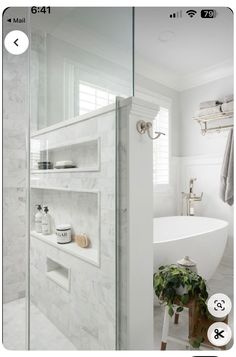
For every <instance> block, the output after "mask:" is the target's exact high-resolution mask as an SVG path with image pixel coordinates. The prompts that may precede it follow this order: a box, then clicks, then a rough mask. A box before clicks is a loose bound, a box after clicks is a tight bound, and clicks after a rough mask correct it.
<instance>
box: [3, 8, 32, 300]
mask: <svg viewBox="0 0 236 357" xmlns="http://www.w3.org/2000/svg"><path fill="white" fill-rule="evenodd" d="M16 11H17V13H18V15H19V16H22V17H23V16H26V10H25V9H24V8H21V9H19V8H9V9H8V10H7V11H6V12H5V14H4V19H5V18H6V17H7V18H8V17H11V16H12V15H13V14H15V13H16ZM18 27H19V26H16V25H14V24H12V23H11V24H9V23H8V22H5V23H4V34H3V36H5V34H7V33H8V32H9V31H10V30H15V29H18ZM21 29H22V31H25V32H26V33H27V28H26V25H24V24H22V25H21ZM28 64H29V61H28V52H25V53H24V54H22V55H20V56H14V55H11V54H10V53H8V52H7V51H6V50H5V48H4V47H3V301H4V302H8V301H11V300H14V299H17V298H19V297H23V296H24V295H25V267H26V264H25V260H26V238H25V223H26V203H25V197H26V132H27V122H28V119H29V107H28V76H29V68H28Z"/></svg>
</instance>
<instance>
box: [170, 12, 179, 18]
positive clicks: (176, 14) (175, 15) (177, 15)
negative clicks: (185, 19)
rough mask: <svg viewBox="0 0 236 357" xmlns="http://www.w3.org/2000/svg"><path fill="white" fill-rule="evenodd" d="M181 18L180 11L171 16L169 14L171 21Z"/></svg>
mask: <svg viewBox="0 0 236 357" xmlns="http://www.w3.org/2000/svg"><path fill="white" fill-rule="evenodd" d="M181 17H182V10H180V11H177V12H173V14H170V18H171V19H178V18H181Z"/></svg>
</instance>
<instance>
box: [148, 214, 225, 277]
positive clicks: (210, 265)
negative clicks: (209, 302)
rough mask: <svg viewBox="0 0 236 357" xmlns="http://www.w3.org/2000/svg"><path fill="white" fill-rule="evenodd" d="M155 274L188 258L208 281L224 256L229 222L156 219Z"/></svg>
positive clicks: (175, 218) (187, 218)
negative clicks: (166, 266) (161, 267)
mask: <svg viewBox="0 0 236 357" xmlns="http://www.w3.org/2000/svg"><path fill="white" fill-rule="evenodd" d="M153 225H154V227H153V231H154V232H153V233H154V234H153V242H154V272H156V271H157V270H158V267H159V266H161V265H165V264H176V262H177V260H179V259H181V258H183V257H184V256H186V255H188V256H189V257H190V258H191V259H192V260H194V261H195V262H196V263H197V269H198V274H199V275H201V276H202V277H203V278H204V279H206V280H209V279H210V278H211V277H212V275H213V274H214V272H215V271H216V268H217V267H218V265H219V263H220V260H221V258H222V256H223V253H224V249H225V245H226V242H227V231H228V222H226V221H222V220H220V219H215V218H207V217H197V216H194V217H192V216H173V217H161V218H154V223H153Z"/></svg>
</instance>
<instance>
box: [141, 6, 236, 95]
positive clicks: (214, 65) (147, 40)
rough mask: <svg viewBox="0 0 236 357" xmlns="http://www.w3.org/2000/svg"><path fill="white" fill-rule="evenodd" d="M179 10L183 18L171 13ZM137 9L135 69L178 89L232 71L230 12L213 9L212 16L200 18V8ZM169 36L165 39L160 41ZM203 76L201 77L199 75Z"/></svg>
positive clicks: (225, 9) (231, 23)
mask: <svg viewBox="0 0 236 357" xmlns="http://www.w3.org/2000/svg"><path fill="white" fill-rule="evenodd" d="M180 9H181V10H182V13H183V16H182V18H175V19H174V18H170V17H169V15H170V13H173V12H176V11H180ZM188 9H189V8H136V11H135V39H136V41H135V53H136V70H137V72H141V73H142V74H143V75H148V76H149V77H151V78H152V79H156V80H158V81H160V82H161V83H163V84H166V85H168V86H170V87H172V88H175V89H177V90H182V89H185V88H187V87H189V86H193V85H194V83H195V82H196V81H197V83H196V84H198V83H199V82H200V81H201V80H202V81H203V82H204V81H205V82H206V81H209V80H212V77H213V78H219V77H222V76H225V75H229V74H230V72H231V73H232V66H233V14H232V12H231V10H230V9H228V8H216V12H217V16H216V18H214V19H202V18H201V17H200V10H201V8H194V9H195V10H196V11H197V12H198V13H197V14H196V15H195V16H194V17H193V18H190V17H189V16H188V15H187V14H186V10H188ZM162 37H164V38H165V37H169V38H170V39H169V40H168V41H166V42H165V41H163V40H160V38H161V39H162ZM200 77H202V78H200Z"/></svg>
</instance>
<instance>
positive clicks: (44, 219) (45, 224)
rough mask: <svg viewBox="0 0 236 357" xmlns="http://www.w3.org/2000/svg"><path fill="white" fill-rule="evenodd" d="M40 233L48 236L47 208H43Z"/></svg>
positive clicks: (48, 216) (48, 219)
mask: <svg viewBox="0 0 236 357" xmlns="http://www.w3.org/2000/svg"><path fill="white" fill-rule="evenodd" d="M42 233H43V234H44V235H47V234H50V215H49V214H48V207H47V206H44V207H43V217H42Z"/></svg>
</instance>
